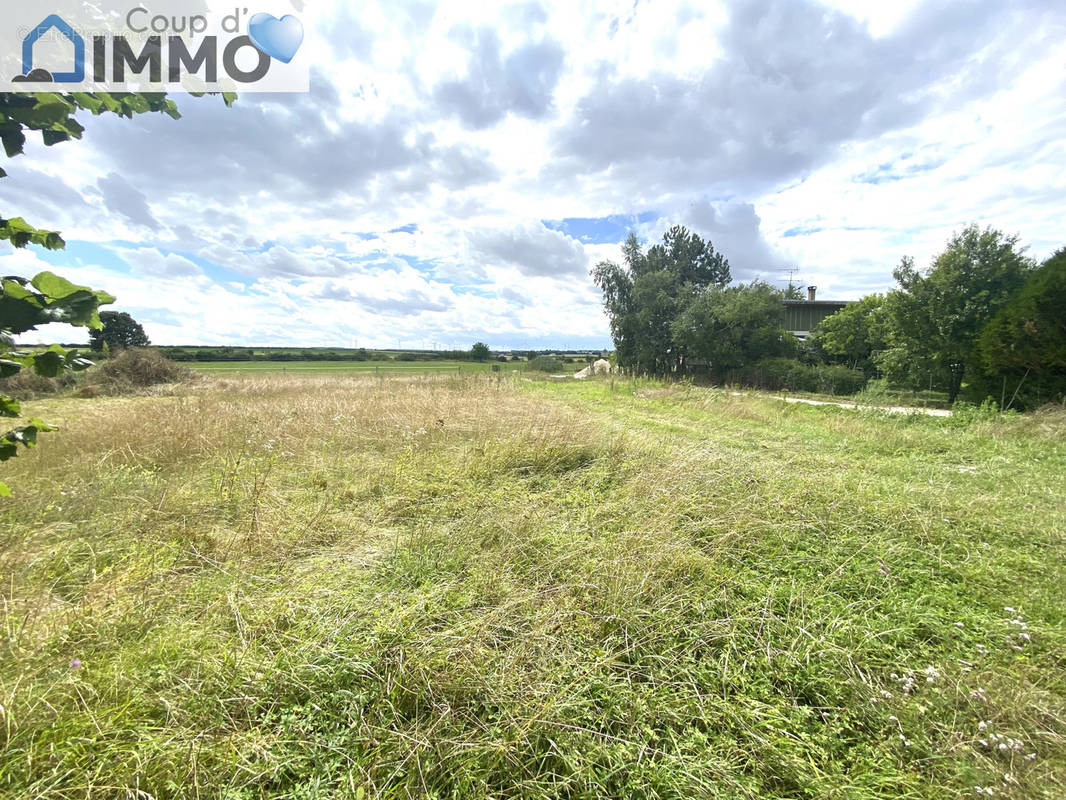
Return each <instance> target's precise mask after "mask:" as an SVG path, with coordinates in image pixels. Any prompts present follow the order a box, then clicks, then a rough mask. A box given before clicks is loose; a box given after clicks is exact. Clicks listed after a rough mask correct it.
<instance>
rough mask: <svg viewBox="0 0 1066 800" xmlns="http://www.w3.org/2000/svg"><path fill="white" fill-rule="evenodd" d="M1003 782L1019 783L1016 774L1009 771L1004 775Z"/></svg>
mask: <svg viewBox="0 0 1066 800" xmlns="http://www.w3.org/2000/svg"><path fill="white" fill-rule="evenodd" d="M1003 782H1004V783H1013V784H1016V783H1018V781H1016V780H1015V779H1014V776H1013V775H1011V774H1010V773H1009V772H1008V773H1007V774H1006V775H1004V776H1003Z"/></svg>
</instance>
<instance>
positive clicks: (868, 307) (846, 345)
mask: <svg viewBox="0 0 1066 800" xmlns="http://www.w3.org/2000/svg"><path fill="white" fill-rule="evenodd" d="M887 335H888V331H887V322H886V319H885V298H884V296H883V295H880V294H872V295H869V296H868V297H864V298H863V299H862V300H860V301H859V302H857V303H851V304H849V305H848V306H847V307H846V308H843V309H841V310H840V311H838V312H836V313H835V314H831V315H830V316H828V317H826V318H825V319H823V320H822V321H821V322H820V323H819V324H818V327H817V328H815V330H814V332H813V334H812V336H811V338H812V340H813V344H814V345H815V346H816V347H817V348H819V349H820V350H821V352H822V353H824V354H825V355H826V356H828V360H835V361H837V362H839V363H842V364H844V365H845V366H847V367H850V368H851V369H861V370H862V371H863V372H865V373H866V374H867V376H868V377H869V375H871V374H872V373H874V372H875V371H876V367H875V365H874V357H875V356H876V355H877V354H878V353H880V352H881V351H882V350H884V349H885V347H886V346H887V345H886V337H887Z"/></svg>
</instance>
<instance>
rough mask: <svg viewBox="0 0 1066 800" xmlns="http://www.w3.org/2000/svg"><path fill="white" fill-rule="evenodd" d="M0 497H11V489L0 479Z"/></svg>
mask: <svg viewBox="0 0 1066 800" xmlns="http://www.w3.org/2000/svg"><path fill="white" fill-rule="evenodd" d="M0 497H11V490H10V489H8V488H7V484H6V483H4V482H3V481H0Z"/></svg>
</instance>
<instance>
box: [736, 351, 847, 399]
mask: <svg viewBox="0 0 1066 800" xmlns="http://www.w3.org/2000/svg"><path fill="white" fill-rule="evenodd" d="M730 377H731V380H732V381H734V382H736V383H741V384H743V385H745V386H752V387H755V388H757V389H769V390H771V391H780V390H782V389H785V390H788V391H791V392H817V393H820V394H842V395H850V394H855V393H856V392H859V391H861V390H862V388H863V386H865V385H866V376H865V375H864V374H863V372H862V370H857V369H848V368H847V367H841V366H834V365H826V364H820V365H816V366H808V365H806V364H803V363H801V362H799V361H796V360H794V359H791V358H765V359H763V360H762V361H758V362H756V363H755V364H754V365H753V366H751V367H748V368H747V369H743V370H737V371H736V372H734V373H733V374H732V375H731V376H730Z"/></svg>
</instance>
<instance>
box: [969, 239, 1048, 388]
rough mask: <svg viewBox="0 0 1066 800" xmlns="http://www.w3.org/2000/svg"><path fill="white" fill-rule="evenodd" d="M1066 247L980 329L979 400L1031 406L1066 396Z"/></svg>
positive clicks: (975, 382)
mask: <svg viewBox="0 0 1066 800" xmlns="http://www.w3.org/2000/svg"><path fill="white" fill-rule="evenodd" d="M1063 309H1066V248H1064V249H1061V250H1059V251H1058V252H1056V253H1055V254H1054V255H1053V256H1052V257H1051V258H1049V259H1048V260H1047V261H1045V262H1044V264H1043V265H1042V266H1041V267H1040V268H1039V269H1038V270H1036V271H1035V272H1033V273H1032V274H1031V275H1030V276H1029V279H1028V280H1027V281H1026V282H1025V285H1024V286H1022V288H1021V289H1020V290H1019V291H1018V292H1017V293H1016V294H1015V295H1014V296H1013V297H1011V299H1010V301H1009V302H1008V303H1007V304H1006V305H1005V306H1003V308H1001V309H1000V310H999V312H997V313H996V315H995V316H994V317H993V318H992V320H991V321H990V322H989V323H988V324H987V325H986V326H985V327H984V329H983V330H982V331H981V335H980V336H979V337H978V339H977V344H976V347H975V356H976V358H975V360H976V362H977V364H976V371H977V372H979V375H978V376H977V377H976V379H975V381H974V386H973V391H972V394H973V395H974V397H975V399H983V397H985V396H988V395H991V396H992V397H994V398H996V399H998V400H999V401H1000V403H1001V404H1002V405H1004V406H1006V407H1010V406H1012V405H1014V406H1020V407H1030V406H1033V405H1037V404H1038V403H1040V402H1042V401H1044V402H1046V401H1048V400H1054V399H1057V398H1061V397H1063V395H1064V394H1066V314H1064V313H1063Z"/></svg>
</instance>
